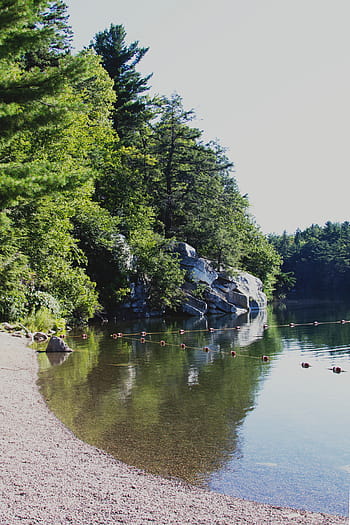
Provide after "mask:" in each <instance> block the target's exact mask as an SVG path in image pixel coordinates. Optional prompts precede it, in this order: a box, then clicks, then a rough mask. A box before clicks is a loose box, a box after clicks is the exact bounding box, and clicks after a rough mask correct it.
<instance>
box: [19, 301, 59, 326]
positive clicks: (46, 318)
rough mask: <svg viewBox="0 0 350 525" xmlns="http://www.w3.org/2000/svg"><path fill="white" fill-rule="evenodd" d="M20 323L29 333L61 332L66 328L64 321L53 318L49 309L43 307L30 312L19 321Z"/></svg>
mask: <svg viewBox="0 0 350 525" xmlns="http://www.w3.org/2000/svg"><path fill="white" fill-rule="evenodd" d="M21 323H22V324H23V325H24V326H25V327H26V329H27V330H29V332H38V331H39V332H49V331H50V330H53V331H55V332H63V331H64V330H65V327H66V322H65V320H64V319H62V318H57V317H55V316H54V315H53V313H52V311H51V309H49V308H45V307H41V308H39V309H38V310H35V309H34V310H32V311H31V312H30V313H29V314H28V315H27V316H25V317H23V318H22V319H21Z"/></svg>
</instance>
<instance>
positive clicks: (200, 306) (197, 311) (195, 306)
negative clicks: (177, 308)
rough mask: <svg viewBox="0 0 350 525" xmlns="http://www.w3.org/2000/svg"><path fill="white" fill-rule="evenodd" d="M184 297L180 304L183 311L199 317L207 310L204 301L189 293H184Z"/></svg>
mask: <svg viewBox="0 0 350 525" xmlns="http://www.w3.org/2000/svg"><path fill="white" fill-rule="evenodd" d="M185 296H186V299H185V301H184V303H183V305H182V310H183V312H184V313H186V314H189V315H193V316H195V317H201V316H203V315H205V314H206V313H207V311H208V305H207V303H206V302H205V301H202V300H201V299H198V298H197V297H194V296H193V295H191V294H189V293H185Z"/></svg>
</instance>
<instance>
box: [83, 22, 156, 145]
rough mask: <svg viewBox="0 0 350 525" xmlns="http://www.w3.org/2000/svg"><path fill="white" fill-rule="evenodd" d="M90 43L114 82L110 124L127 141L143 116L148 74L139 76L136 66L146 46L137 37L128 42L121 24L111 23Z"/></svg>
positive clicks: (142, 119) (140, 122)
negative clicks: (113, 99) (112, 113)
mask: <svg viewBox="0 0 350 525" xmlns="http://www.w3.org/2000/svg"><path fill="white" fill-rule="evenodd" d="M90 47H92V48H93V49H94V50H95V52H96V53H97V54H98V55H99V56H101V57H102V65H103V67H104V68H105V69H106V71H107V72H108V74H109V76H110V77H111V79H112V80H113V82H114V90H115V93H116V95H117V100H116V102H115V105H114V128H115V130H116V131H117V133H118V135H119V136H120V137H121V139H122V140H123V141H124V142H127V141H129V143H130V140H131V138H132V135H133V133H134V132H135V130H137V129H138V128H139V126H140V125H141V124H142V122H144V120H145V111H146V97H145V96H144V93H145V92H146V91H148V89H149V86H148V81H149V79H150V78H151V76H152V75H148V76H146V77H142V75H141V74H140V73H139V72H138V71H137V70H136V66H137V64H138V63H139V62H140V60H142V58H143V57H144V56H145V54H146V53H147V51H148V49H149V48H147V47H140V46H139V42H138V41H136V42H133V43H131V44H130V45H128V44H127V43H126V31H125V29H124V26H122V25H113V24H111V26H110V28H109V29H105V30H104V31H101V32H99V33H97V34H96V35H95V37H94V39H93V41H92V42H91V44H90Z"/></svg>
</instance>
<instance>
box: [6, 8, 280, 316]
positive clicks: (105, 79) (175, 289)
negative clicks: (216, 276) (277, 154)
mask: <svg viewBox="0 0 350 525" xmlns="http://www.w3.org/2000/svg"><path fill="white" fill-rule="evenodd" d="M0 8H1V9H0V25H1V32H0V240H1V244H0V317H1V318H2V319H7V320H10V319H19V318H24V317H25V316H26V315H32V314H33V312H34V314H35V312H36V311H39V310H40V309H43V308H44V309H46V310H47V311H49V312H51V314H52V315H54V316H58V317H59V316H64V317H65V318H76V319H81V320H83V319H87V318H89V317H91V316H93V315H94V313H95V312H96V311H97V310H98V309H104V310H106V311H116V309H118V307H119V305H120V304H121V303H122V302H123V301H124V302H125V301H126V300H128V298H129V297H131V295H132V293H133V290H135V288H136V287H137V286H140V285H142V286H143V289H144V291H145V292H144V293H145V298H144V299H145V301H146V303H147V304H148V306H149V308H155V309H158V310H163V309H169V310H172V311H174V310H175V309H176V307H177V305H178V304H179V302H180V301H181V297H182V295H181V294H182V292H181V286H182V284H183V281H184V272H183V271H182V270H181V269H180V267H179V262H178V260H177V258H176V257H175V256H174V254H173V253H172V252H171V246H172V243H173V241H174V240H178V241H186V242H188V243H190V244H192V245H193V246H195V247H196V249H197V250H198V252H199V253H200V255H202V256H204V257H207V258H211V259H212V260H214V261H215V263H216V265H217V267H218V268H220V267H223V266H226V265H231V266H235V267H236V268H241V269H245V270H248V271H251V272H253V273H255V274H256V275H257V276H259V277H261V278H262V279H263V281H264V283H265V285H266V287H267V291H268V292H269V293H271V292H272V290H273V283H274V280H275V278H276V274H277V273H278V271H279V265H280V258H279V256H278V254H277V252H276V251H275V250H274V249H273V247H272V245H271V244H269V243H268V242H267V239H266V238H265V237H264V235H263V234H262V233H261V231H260V229H259V227H258V226H256V224H255V222H254V219H253V218H252V217H251V216H250V214H249V211H248V206H249V203H248V200H247V198H246V197H243V196H242V195H241V194H240V192H239V189H238V186H237V182H236V180H235V177H234V175H233V163H232V162H231V161H230V160H229V159H228V158H227V156H226V153H225V150H224V148H222V147H221V146H220V145H219V144H218V143H216V142H208V143H206V142H204V141H203V132H202V131H201V130H199V129H197V128H196V127H195V126H194V125H193V120H194V118H195V115H194V113H193V111H192V110H186V109H185V108H184V106H183V102H182V99H181V97H180V96H179V95H177V94H174V95H173V96H171V97H162V96H157V97H154V98H153V99H151V98H150V97H148V96H146V92H147V91H148V89H149V85H148V81H149V79H150V78H151V75H147V76H146V77H142V75H141V74H140V73H139V72H138V71H137V65H138V64H139V62H140V60H142V58H143V57H144V56H145V54H146V53H147V51H148V49H147V48H145V47H141V46H140V45H139V42H133V43H131V44H128V43H127V42H126V31H125V29H124V27H123V26H122V25H113V24H112V25H111V26H110V28H109V29H106V30H105V31H102V32H100V33H97V34H96V35H95V38H94V39H93V41H92V44H91V46H90V48H89V49H86V50H84V51H82V52H80V53H78V54H76V55H73V54H72V52H71V49H70V40H71V35H72V33H71V28H70V26H69V24H68V18H67V12H66V5H65V4H64V2H62V1H61V0H56V1H51V2H49V1H44V0H41V1H39V0H32V1H31V2H22V1H21V0H0Z"/></svg>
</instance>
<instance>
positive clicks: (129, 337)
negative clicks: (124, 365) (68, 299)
mask: <svg viewBox="0 0 350 525" xmlns="http://www.w3.org/2000/svg"><path fill="white" fill-rule="evenodd" d="M348 323H350V321H349V320H345V319H341V320H340V321H311V322H308V323H293V322H291V323H286V324H276V325H268V324H264V325H263V329H264V331H265V330H268V329H269V328H288V327H289V328H297V327H299V326H320V325H329V324H339V325H344V324H348ZM240 329H241V326H233V327H226V328H212V327H209V328H202V329H196V330H184V329H182V328H181V329H178V330H170V331H168V330H166V331H161V332H147V331H146V330H143V331H140V332H132V333H123V332H116V333H113V334H110V337H111V338H113V339H116V340H121V339H123V340H125V341H127V342H138V343H141V344H146V343H148V344H150V343H152V344H156V345H159V346H162V347H165V346H168V347H173V348H180V349H182V350H186V349H187V350H197V351H198V350H200V351H203V352H208V353H209V352H211V353H216V354H226V355H231V357H233V358H236V357H246V358H250V359H258V360H260V361H262V362H263V363H267V362H269V361H270V356H268V355H261V356H252V355H249V354H246V353H243V354H242V353H238V352H237V351H236V350H231V351H230V352H223V351H222V350H219V349H216V348H212V347H209V346H202V347H199V346H190V345H187V344H186V343H184V342H181V343H177V344H176V343H169V342H167V341H165V340H164V339H160V340H159V341H156V340H154V339H150V338H149V336H154V335H159V336H161V335H164V334H167V335H174V334H178V335H185V334H193V333H199V332H202V333H203V332H207V333H218V332H228V331H231V332H233V331H237V330H240ZM60 337H62V338H63V337H65V336H64V335H61V336H60ZM69 337H70V338H71V337H73V338H77V337H79V338H81V339H88V335H87V334H86V333H83V334H81V335H79V336H69ZM316 350H317V349H316ZM318 350H320V349H318ZM300 366H301V367H302V368H311V367H312V365H311V364H310V363H308V362H306V361H302V362H301V363H300ZM327 370H331V371H332V372H333V373H335V374H341V373H342V372H346V370H344V369H343V368H341V367H340V366H332V367H330V368H327Z"/></svg>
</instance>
